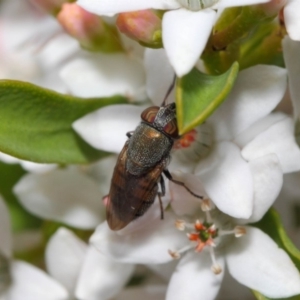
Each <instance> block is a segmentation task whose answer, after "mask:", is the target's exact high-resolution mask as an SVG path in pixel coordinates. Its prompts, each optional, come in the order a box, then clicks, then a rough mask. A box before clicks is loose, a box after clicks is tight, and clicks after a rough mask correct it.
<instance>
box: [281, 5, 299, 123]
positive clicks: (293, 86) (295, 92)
mask: <svg viewBox="0 0 300 300" xmlns="http://www.w3.org/2000/svg"><path fill="white" fill-rule="evenodd" d="M299 11H300V9H299ZM298 19H299V20H300V18H298ZM299 32H300V30H299ZM282 46H283V56H284V62H285V65H286V68H287V70H288V75H289V90H290V94H291V99H292V102H293V106H294V114H295V117H299V116H300V100H299V99H300V85H299V74H300V63H299V61H298V60H295V57H297V56H298V55H299V53H300V42H296V41H293V40H291V39H290V38H289V37H288V36H286V37H285V38H284V39H283V42H282Z"/></svg>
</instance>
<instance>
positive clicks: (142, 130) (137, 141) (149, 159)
mask: <svg viewBox="0 0 300 300" xmlns="http://www.w3.org/2000/svg"><path fill="white" fill-rule="evenodd" d="M172 146H173V140H172V139H171V138H169V137H167V136H166V135H165V134H163V133H162V132H160V131H158V130H157V129H155V128H152V127H151V126H149V125H147V124H145V123H141V124H140V125H139V126H138V127H137V128H136V130H135V132H134V134H133V135H132V137H131V138H130V140H129V146H128V159H127V162H126V169H127V171H129V173H131V174H133V175H141V174H144V173H146V172H147V171H148V170H149V169H151V168H153V167H155V166H156V165H157V163H159V162H160V161H162V160H163V159H165V158H167V157H168V156H169V153H170V151H171V148H172Z"/></svg>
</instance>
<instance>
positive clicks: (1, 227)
mask: <svg viewBox="0 0 300 300" xmlns="http://www.w3.org/2000/svg"><path fill="white" fill-rule="evenodd" d="M11 243H12V240H11V227H10V218H9V212H8V209H7V207H6V204H5V202H4V200H3V199H2V197H1V195H0V255H1V254H3V255H5V256H6V257H7V258H9V257H10V256H11V251H12V244H11Z"/></svg>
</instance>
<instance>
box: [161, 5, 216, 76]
mask: <svg viewBox="0 0 300 300" xmlns="http://www.w3.org/2000/svg"><path fill="white" fill-rule="evenodd" d="M215 19H216V12H215V11H214V10H212V9H204V10H200V11H197V12H192V11H189V10H187V9H184V8H181V9H178V10H173V11H168V12H166V13H165V14H164V17H163V23H162V28H163V44H164V47H165V49H166V52H167V55H168V58H169V60H170V63H171V65H172V66H173V68H174V70H175V72H176V74H177V75H178V76H179V77H181V76H183V75H185V74H187V73H188V72H189V71H190V70H191V69H192V68H193V66H194V65H195V64H196V62H197V60H198V59H199V57H200V55H201V53H202V51H203V49H204V47H205V45H206V42H207V39H208V37H209V35H210V33H211V30H212V27H213V25H214V23H215Z"/></svg>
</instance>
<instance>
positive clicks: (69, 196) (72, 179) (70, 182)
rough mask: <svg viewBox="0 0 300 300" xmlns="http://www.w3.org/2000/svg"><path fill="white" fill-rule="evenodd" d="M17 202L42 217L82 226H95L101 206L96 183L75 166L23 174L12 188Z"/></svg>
mask: <svg viewBox="0 0 300 300" xmlns="http://www.w3.org/2000/svg"><path fill="white" fill-rule="evenodd" d="M14 193H15V194H16V195H17V196H18V198H19V201H20V202H21V204H22V205H23V206H24V207H25V208H26V209H28V211H30V212H31V213H33V214H35V215H37V216H39V217H42V218H44V219H50V220H56V221H59V222H63V223H66V224H68V225H71V226H74V227H79V228H83V229H90V228H94V227H95V226H97V225H98V224H99V223H100V222H101V221H102V220H103V219H102V216H101V214H102V212H103V206H102V203H101V194H100V192H99V190H98V186H97V184H96V182H94V181H93V180H92V179H90V178H88V176H85V175H83V174H81V173H80V172H79V171H77V170H76V169H72V170H70V169H66V170H55V171H52V172H50V173H47V174H43V175H41V174H39V175H37V174H27V175H25V176H23V177H22V179H21V180H20V181H19V182H18V183H17V185H16V186H15V187H14Z"/></svg>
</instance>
